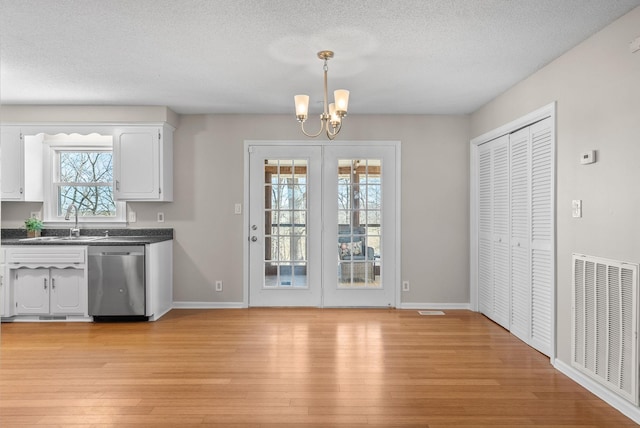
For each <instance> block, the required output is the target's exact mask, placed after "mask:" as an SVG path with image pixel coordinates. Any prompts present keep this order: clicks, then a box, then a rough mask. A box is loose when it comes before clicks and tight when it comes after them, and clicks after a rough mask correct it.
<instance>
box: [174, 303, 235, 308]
mask: <svg viewBox="0 0 640 428" xmlns="http://www.w3.org/2000/svg"><path fill="white" fill-rule="evenodd" d="M246 307H247V306H246V305H245V304H244V303H242V302H173V309H242V308H246Z"/></svg>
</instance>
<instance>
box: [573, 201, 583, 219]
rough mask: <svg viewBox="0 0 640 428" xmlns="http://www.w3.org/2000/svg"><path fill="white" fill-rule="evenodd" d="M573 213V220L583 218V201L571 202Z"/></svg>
mask: <svg viewBox="0 0 640 428" xmlns="http://www.w3.org/2000/svg"><path fill="white" fill-rule="evenodd" d="M571 212H572V214H573V218H580V217H582V200H581V199H574V200H573V201H572V202H571Z"/></svg>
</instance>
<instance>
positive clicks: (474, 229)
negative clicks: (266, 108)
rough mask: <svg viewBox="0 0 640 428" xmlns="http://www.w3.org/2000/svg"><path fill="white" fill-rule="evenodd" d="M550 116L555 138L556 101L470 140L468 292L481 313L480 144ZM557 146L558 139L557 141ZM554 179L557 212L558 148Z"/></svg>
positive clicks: (553, 322) (553, 329)
mask: <svg viewBox="0 0 640 428" xmlns="http://www.w3.org/2000/svg"><path fill="white" fill-rule="evenodd" d="M547 117H550V118H551V120H552V128H553V129H554V140H555V138H556V133H555V129H556V103H555V101H554V102H553V103H551V104H547V105H546V106H543V107H541V108H539V109H537V110H535V111H533V112H531V113H529V114H527V115H525V116H522V117H520V118H518V119H516V120H514V121H512V122H509V123H507V124H505V125H503V126H501V127H499V128H496V129H494V130H492V131H489V132H487V133H485V134H482V135H480V136H478V137H476V138H473V139H472V140H471V141H470V156H469V157H470V172H471V174H470V181H471V183H470V189H469V190H470V192H469V197H470V211H471V212H470V214H471V215H470V222H469V232H470V239H469V241H470V248H469V263H470V266H469V291H470V294H469V296H470V299H471V302H470V304H471V310H473V311H476V312H478V209H477V208H478V207H477V204H478V182H477V180H476V176H477V173H478V171H477V169H478V168H477V164H478V146H480V145H481V144H484V143H486V142H488V141H491V140H494V139H496V138H498V137H501V136H503V135H506V134H510V133H512V132H514V131H517V130H518V129H521V128H524V127H525V126H529V125H531V124H533V123H535V122H538V121H540V120H542V119H545V118H547ZM554 147H556V145H555V141H554ZM552 156H553V165H554V172H553V174H554V175H553V181H554V188H553V194H552V204H553V207H552V209H553V212H554V213H555V212H556V211H555V210H556V207H555V205H556V193H555V183H556V181H557V178H556V169H555V151H554V153H553V155H552ZM555 223H556V219H555V214H554V220H553V224H554V230H553V241H554V242H553V250H552V251H553V256H552V257H551V264H552V271H553V291H552V293H551V352H550V353H549V358H550V360H551V361H555V359H556V289H557V279H556V276H557V275H556V251H555V246H556V233H555Z"/></svg>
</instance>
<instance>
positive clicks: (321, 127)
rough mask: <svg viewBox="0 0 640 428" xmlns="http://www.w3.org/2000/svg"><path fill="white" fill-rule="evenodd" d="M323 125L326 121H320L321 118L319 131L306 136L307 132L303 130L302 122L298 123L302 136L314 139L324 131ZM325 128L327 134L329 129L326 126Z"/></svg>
mask: <svg viewBox="0 0 640 428" xmlns="http://www.w3.org/2000/svg"><path fill="white" fill-rule="evenodd" d="M325 124H326V120H324V119H322V117H321V121H320V130H319V131H318V132H317V133H316V134H308V133H307V131H305V130H304V122H301V123H300V128H301V129H302V133H303V134H304V135H306V136H307V137H311V138H315V137H317V136H318V135H320V134H322V131H324V128H325ZM326 128H327V132H328V130H329V127H328V126H327V127H326Z"/></svg>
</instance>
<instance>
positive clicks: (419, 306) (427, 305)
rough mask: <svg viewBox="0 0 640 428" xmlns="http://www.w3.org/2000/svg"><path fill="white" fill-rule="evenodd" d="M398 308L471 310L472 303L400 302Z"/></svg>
mask: <svg viewBox="0 0 640 428" xmlns="http://www.w3.org/2000/svg"><path fill="white" fill-rule="evenodd" d="M397 308H398V309H415V310H421V309H438V310H441V311H442V310H446V309H449V310H458V309H463V310H467V311H470V310H471V304H470V303H400V304H399V305H398V307H397Z"/></svg>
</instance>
